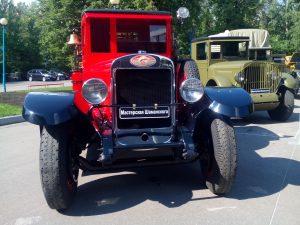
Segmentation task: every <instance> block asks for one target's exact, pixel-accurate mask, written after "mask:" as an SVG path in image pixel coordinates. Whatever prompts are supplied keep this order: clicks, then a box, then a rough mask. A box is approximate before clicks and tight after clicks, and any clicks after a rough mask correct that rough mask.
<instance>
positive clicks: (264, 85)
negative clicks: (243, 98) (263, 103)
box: [242, 62, 284, 93]
mask: <svg viewBox="0 0 300 225" xmlns="http://www.w3.org/2000/svg"><path fill="white" fill-rule="evenodd" d="M283 70H284V66H282V65H280V64H272V63H263V62H254V63H251V64H250V65H249V66H247V67H246V68H245V69H244V70H243V71H242V72H243V73H244V74H245V82H244V89H245V90H246V91H247V92H249V93H251V90H258V89H269V90H270V93H274V92H276V90H277V88H278V85H279V82H280V79H281V76H282V72H283Z"/></svg>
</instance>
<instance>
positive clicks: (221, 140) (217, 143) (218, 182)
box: [200, 113, 237, 195]
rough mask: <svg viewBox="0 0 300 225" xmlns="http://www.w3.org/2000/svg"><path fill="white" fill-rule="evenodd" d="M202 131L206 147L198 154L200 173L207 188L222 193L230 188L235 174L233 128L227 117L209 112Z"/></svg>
mask: <svg viewBox="0 0 300 225" xmlns="http://www.w3.org/2000/svg"><path fill="white" fill-rule="evenodd" d="M203 132H204V133H206V135H205V136H206V137H205V136H204V138H206V140H205V142H206V147H205V149H204V152H202V154H201V155H200V164H201V170H202V174H203V176H204V178H205V183H206V186H207V187H208V189H209V190H210V191H211V192H212V193H214V194H217V195H223V194H225V193H227V192H229V191H230V190H231V187H232V184H233V182H234V179H235V176H236V169H237V147H236V141H235V133H234V129H233V127H232V125H231V122H230V120H229V119H227V118H225V117H222V116H219V115H216V114H214V113H211V114H210V115H209V117H208V118H206V130H204V131H203ZM202 150H203V149H202ZM204 155H205V156H204Z"/></svg>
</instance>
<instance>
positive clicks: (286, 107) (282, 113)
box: [268, 90, 294, 121]
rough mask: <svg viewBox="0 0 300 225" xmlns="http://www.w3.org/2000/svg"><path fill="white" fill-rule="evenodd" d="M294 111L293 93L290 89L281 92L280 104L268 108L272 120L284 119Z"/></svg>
mask: <svg viewBox="0 0 300 225" xmlns="http://www.w3.org/2000/svg"><path fill="white" fill-rule="evenodd" d="M293 111H294V95H293V93H292V92H291V91H289V90H285V91H284V92H283V93H282V96H281V99H280V104H279V106H277V108H275V109H273V110H269V111H268V113H269V116H270V117H271V119H272V120H278V121H286V120H288V119H289V118H290V116H291V115H292V113H293Z"/></svg>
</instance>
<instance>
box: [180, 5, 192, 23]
mask: <svg viewBox="0 0 300 225" xmlns="http://www.w3.org/2000/svg"><path fill="white" fill-rule="evenodd" d="M189 16H190V12H189V10H188V9H187V8H186V7H180V8H179V9H178V10H177V19H178V20H179V21H180V22H181V24H183V20H184V19H186V18H188V17H189Z"/></svg>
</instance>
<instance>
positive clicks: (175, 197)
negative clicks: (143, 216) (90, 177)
mask: <svg viewBox="0 0 300 225" xmlns="http://www.w3.org/2000/svg"><path fill="white" fill-rule="evenodd" d="M130 171H131V172H132V173H129V174H115V175H112V176H109V177H104V178H101V179H98V180H95V181H91V182H89V183H85V184H83V185H81V186H79V187H78V192H77V196H76V198H75V201H74V202H73V204H72V206H71V208H70V209H68V210H67V211H65V212H63V214H65V215H69V216H91V215H100V214H107V213H113V212H118V211H122V210H125V209H128V208H131V207H134V206H136V205H138V204H140V203H142V202H144V201H147V200H151V201H157V202H159V203H161V204H163V205H164V206H166V207H169V208H174V207H179V206H181V205H184V204H185V203H187V202H189V201H197V200H203V199H210V198H218V196H212V197H203V198H193V193H192V191H196V190H202V189H206V187H205V184H204V183H203V178H202V175H201V170H200V165H199V163H198V162H195V163H192V164H185V165H175V166H174V165H173V166H162V167H157V168H139V169H134V170H130ZM192 198H193V199H192Z"/></svg>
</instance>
